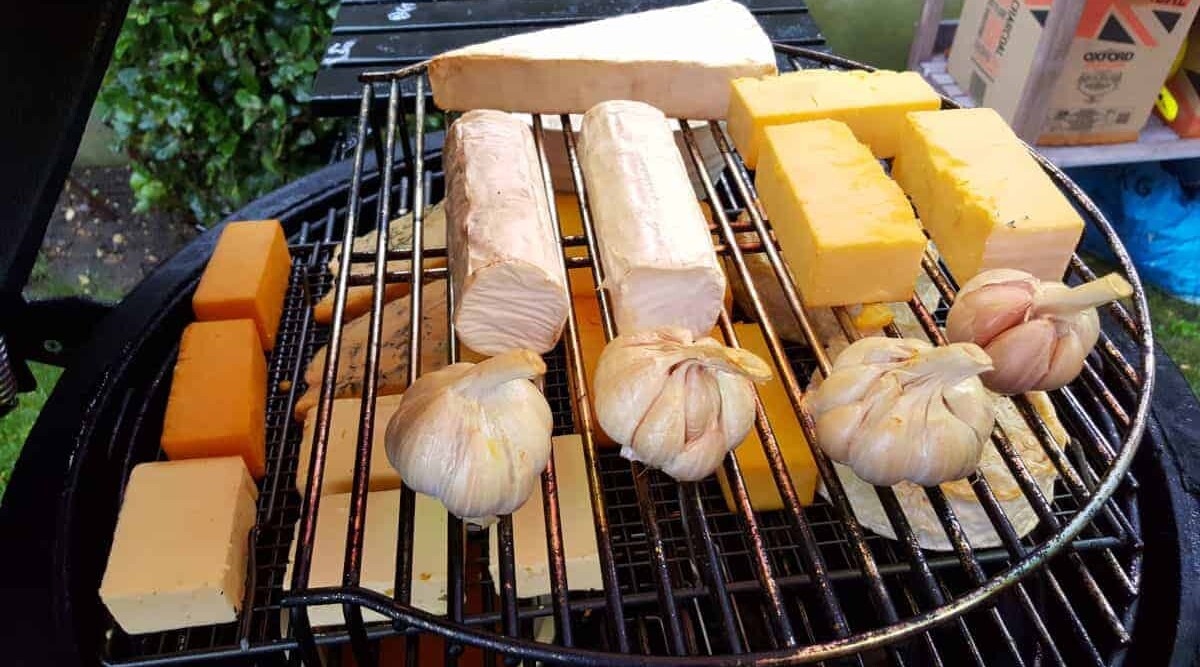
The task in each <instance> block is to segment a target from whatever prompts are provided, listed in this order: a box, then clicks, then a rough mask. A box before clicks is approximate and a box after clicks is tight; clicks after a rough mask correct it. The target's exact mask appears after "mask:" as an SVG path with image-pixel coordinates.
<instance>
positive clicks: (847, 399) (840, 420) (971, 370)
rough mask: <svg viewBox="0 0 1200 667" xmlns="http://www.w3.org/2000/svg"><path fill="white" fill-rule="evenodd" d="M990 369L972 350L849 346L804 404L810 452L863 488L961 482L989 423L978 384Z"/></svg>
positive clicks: (886, 341) (897, 343)
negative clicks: (815, 448) (843, 468)
mask: <svg viewBox="0 0 1200 667" xmlns="http://www.w3.org/2000/svg"><path fill="white" fill-rule="evenodd" d="M991 368H992V360H991V359H990V358H989V357H988V355H987V353H986V352H985V351H984V350H983V349H981V348H980V347H979V346H977V345H975V344H973V343H952V344H950V345H946V346H943V347H933V346H932V345H930V344H929V343H927V342H925V341H922V340H916V339H895V338H864V339H861V340H859V341H856V342H855V343H853V344H851V345H850V346H849V347H847V348H846V349H845V350H843V351H842V353H841V354H840V355H838V358H837V359H836V360H835V361H834V363H833V368H832V370H831V372H830V375H829V377H827V378H825V379H824V380H822V381H820V382H819V383H815V384H814V388H813V389H811V390H810V391H809V392H808V394H807V395H806V396H805V399H804V400H805V405H806V407H807V408H808V410H809V411H810V413H811V414H812V416H813V420H814V422H815V426H816V429H817V434H816V435H817V442H816V444H817V445H819V446H820V447H821V449H822V450H824V451H825V452H826V453H827V454H828V455H829V456H830V458H832V459H833V460H834V461H837V462H838V463H844V464H847V465H849V466H850V467H851V468H852V469H853V470H854V473H855V474H856V475H857V476H858V477H859V478H861V479H862V480H864V481H866V482H869V483H871V484H877V485H892V484H896V483H898V482H900V481H904V480H907V481H911V482H915V483H918V484H923V485H935V484H940V483H942V482H947V481H951V480H954V479H960V478H962V477H965V476H967V475H969V474H970V473H971V472H973V471H974V470H975V469H976V467H977V466H978V464H979V459H980V456H981V455H982V452H983V444H984V443H985V442H986V441H987V439H988V438H989V437H990V435H991V430H992V427H993V424H994V420H995V413H994V409H993V403H992V399H991V396H990V395H989V394H988V393H987V391H986V390H985V389H984V387H983V383H982V382H981V381H980V379H979V377H978V376H979V375H980V374H981V373H984V372H986V371H988V370H991ZM864 385H865V391H864Z"/></svg>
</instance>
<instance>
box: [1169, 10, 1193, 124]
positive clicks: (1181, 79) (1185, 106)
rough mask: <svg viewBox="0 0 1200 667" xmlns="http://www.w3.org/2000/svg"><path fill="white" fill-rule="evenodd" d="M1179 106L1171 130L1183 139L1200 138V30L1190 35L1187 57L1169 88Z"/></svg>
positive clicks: (1172, 78)
mask: <svg viewBox="0 0 1200 667" xmlns="http://www.w3.org/2000/svg"><path fill="white" fill-rule="evenodd" d="M1167 88H1168V89H1169V90H1170V91H1171V95H1173V96H1174V97H1175V101H1176V102H1177V103H1178V104H1179V113H1178V114H1177V115H1176V116H1175V120H1173V121H1171V123H1170V125H1171V129H1172V130H1175V133H1176V134H1178V135H1179V136H1181V137H1200V28H1198V27H1197V26H1196V25H1194V24H1193V25H1192V31H1191V32H1190V33H1188V47H1187V55H1185V56H1184V58H1183V63H1181V64H1180V66H1179V71H1178V72H1176V73H1175V76H1173V77H1171V82H1170V84H1169V85H1168V86H1167Z"/></svg>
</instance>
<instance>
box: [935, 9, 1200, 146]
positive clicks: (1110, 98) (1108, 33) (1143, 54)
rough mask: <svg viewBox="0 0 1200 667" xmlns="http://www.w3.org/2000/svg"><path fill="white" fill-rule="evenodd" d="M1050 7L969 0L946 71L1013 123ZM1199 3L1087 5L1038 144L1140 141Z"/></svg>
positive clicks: (976, 96)
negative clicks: (1139, 138) (1139, 134)
mask: <svg viewBox="0 0 1200 667" xmlns="http://www.w3.org/2000/svg"><path fill="white" fill-rule="evenodd" d="M1051 2H1052V0H1024V1H1022V0H967V2H966V4H965V5H964V6H963V13H962V18H961V19H960V20H959V25H958V32H957V34H956V35H955V37H954V46H953V47H952V49H951V51H950V59H949V66H948V69H949V71H950V74H951V75H952V76H953V77H954V79H955V80H956V81H957V82H958V85H959V86H960V87H961V88H962V89H963V90H965V91H967V92H968V93H970V95H971V97H972V99H974V100H975V103H976V104H979V105H981V106H989V107H992V108H994V109H996V111H998V112H999V113H1000V115H1001V116H1003V117H1004V118H1005V119H1006V120H1009V121H1011V120H1012V118H1013V116H1014V115H1015V113H1016V108H1017V104H1018V102H1019V101H1020V99H1021V93H1022V91H1023V90H1024V88H1025V82H1026V81H1027V79H1028V78H1029V73H1030V70H1031V69H1032V67H1033V64H1034V63H1033V58H1034V53H1035V52H1036V51H1037V46H1038V42H1039V40H1040V39H1041V37H1042V32H1043V30H1042V26H1043V24H1044V23H1045V20H1046V17H1047V16H1048V15H1049V13H1050V5H1051ZM1197 6H1200V0H1153V1H1151V0H1088V2H1087V5H1086V7H1085V8H1084V10H1083V16H1082V18H1081V19H1080V21H1079V28H1078V29H1077V30H1076V33H1075V39H1074V42H1073V43H1072V44H1071V48H1070V51H1069V52H1068V54H1067V59H1066V62H1065V63H1064V64H1063V70H1062V73H1061V74H1060V75H1059V78H1058V81H1057V83H1056V84H1055V90H1054V94H1053V96H1052V101H1051V104H1050V110H1049V112H1048V114H1047V118H1046V124H1045V125H1044V126H1043V129H1042V135H1041V136H1040V137H1039V138H1038V141H1037V143H1039V144H1094V143H1117V142H1122V141H1133V140H1136V139H1137V135H1138V131H1140V130H1141V128H1142V126H1143V125H1144V124H1145V123H1146V119H1147V118H1149V116H1150V110H1151V109H1152V108H1153V106H1154V100H1155V98H1157V96H1158V91H1159V89H1160V88H1162V85H1163V82H1164V81H1165V80H1166V76H1167V73H1168V72H1169V71H1170V68H1171V63H1172V61H1174V59H1175V53H1176V52H1177V51H1178V49H1179V46H1180V44H1182V43H1183V40H1184V37H1185V36H1186V35H1187V33H1188V28H1189V27H1190V26H1191V24H1192V19H1193V18H1194V17H1195V15H1196V8H1197Z"/></svg>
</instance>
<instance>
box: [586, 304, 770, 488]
mask: <svg viewBox="0 0 1200 667" xmlns="http://www.w3.org/2000/svg"><path fill="white" fill-rule="evenodd" d="M770 377H771V370H770V366H768V365H767V363H766V362H764V361H763V360H762V359H759V358H758V357H757V356H755V355H754V354H752V353H750V352H747V351H745V350H740V349H735V348H728V347H725V346H724V345H721V344H720V343H718V342H717V341H715V340H713V339H712V338H707V337H706V338H699V339H695V338H693V337H692V334H691V332H689V331H688V330H686V329H681V328H677V327H662V328H659V329H651V330H647V331H642V332H639V333H635V334H631V335H625V336H618V337H617V338H615V339H613V340H612V341H611V342H609V344H608V345H607V346H606V347H605V348H604V352H602V353H601V355H600V359H599V361H598V362H597V365H596V374H595V379H594V381H593V395H592V399H593V403H594V405H595V408H596V419H597V421H598V422H599V423H600V427H601V428H603V429H604V431H605V433H607V434H608V435H609V436H610V437H612V439H613V440H615V441H616V442H618V443H620V444H621V445H622V448H621V456H623V457H625V458H626V459H629V460H632V461H640V462H642V463H645V464H646V465H647V466H650V467H652V468H657V469H660V470H662V471H663V472H666V473H667V474H668V475H671V476H672V477H674V478H675V479H677V480H679V481H697V480H700V479H703V478H705V477H707V476H708V475H711V474H712V473H713V472H714V471H715V470H716V468H717V466H719V465H720V463H721V460H722V459H723V458H724V456H725V454H726V453H728V451H729V450H730V449H732V448H733V447H736V446H737V445H739V444H741V441H742V439H744V438H745V436H746V434H747V433H749V431H750V428H751V427H752V426H753V424H754V413H755V407H754V405H755V404H754V385H753V382H754V381H765V380H767V379H770Z"/></svg>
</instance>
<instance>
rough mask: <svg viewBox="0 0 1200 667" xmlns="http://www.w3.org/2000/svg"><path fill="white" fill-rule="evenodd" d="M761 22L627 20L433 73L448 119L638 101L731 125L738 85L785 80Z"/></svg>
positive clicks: (511, 44)
mask: <svg viewBox="0 0 1200 667" xmlns="http://www.w3.org/2000/svg"><path fill="white" fill-rule="evenodd" d="M776 71H777V68H776V66H775V53H774V50H773V49H772V47H771V42H770V40H769V39H768V38H767V35H766V33H764V32H763V30H762V28H761V27H760V26H759V25H758V21H757V20H755V18H754V16H753V15H751V14H750V12H749V11H748V10H747V9H746V8H745V7H743V6H742V5H741V4H739V3H737V2H733V0H708V1H707V2H700V3H696V4H693V5H685V6H682V7H670V8H666V9H657V10H652V11H648V12H640V13H636V14H626V15H624V16H617V17H614V18H610V19H604V20H602V21H593V22H590V23H581V24H578V25H572V26H565V27H562V28H551V29H548V30H540V31H537V32H531V33H525V34H521V35H514V36H512V37H505V38H503V39H498V40H494V41H491V42H484V43H482V44H476V45H473V46H468V47H465V48H461V49H456V50H454V51H449V52H447V53H444V54H442V55H440V56H437V57H435V58H434V59H433V60H432V61H430V63H429V82H430V85H431V86H432V88H433V100H434V102H435V103H436V104H437V105H438V107H440V108H442V109H448V110H453V111H465V110H468V109H503V110H505V111H525V112H531V113H558V114H562V113H583V112H585V111H587V110H588V109H590V108H591V107H592V106H593V105H595V104H597V103H599V102H603V101H605V100H621V99H629V100H638V101H642V102H646V103H649V104H653V105H654V106H656V107H658V108H660V109H662V110H663V112H664V113H666V114H667V115H668V116H671V117H673V118H693V119H701V118H704V119H714V118H724V117H725V112H726V110H727V109H728V108H729V83H730V81H732V80H733V79H736V78H738V77H742V76H763V75H768V74H774V73H776Z"/></svg>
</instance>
